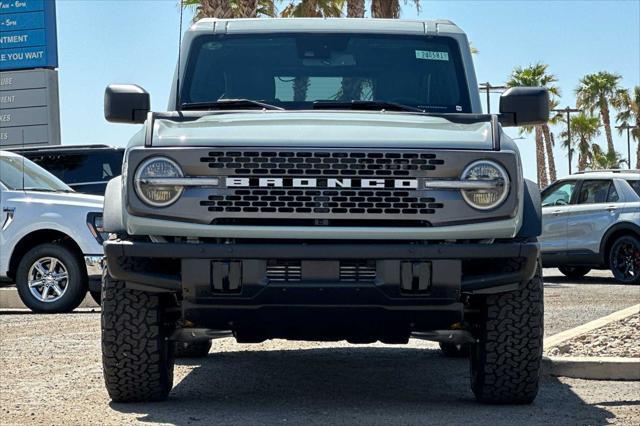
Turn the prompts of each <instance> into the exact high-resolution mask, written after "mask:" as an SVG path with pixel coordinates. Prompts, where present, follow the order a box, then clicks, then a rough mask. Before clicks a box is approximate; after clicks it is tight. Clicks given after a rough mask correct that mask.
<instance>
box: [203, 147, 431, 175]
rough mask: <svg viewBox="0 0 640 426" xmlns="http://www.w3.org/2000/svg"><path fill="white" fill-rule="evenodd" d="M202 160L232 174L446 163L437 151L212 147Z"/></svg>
mask: <svg viewBox="0 0 640 426" xmlns="http://www.w3.org/2000/svg"><path fill="white" fill-rule="evenodd" d="M200 161H201V162H203V163H208V165H209V167H210V168H212V169H223V170H228V171H229V172H231V174H232V175H250V176H275V175H278V176H289V177H295V176H301V175H302V176H334V177H354V178H357V177H366V178H370V177H374V178H375V177H394V176H397V177H401V176H419V175H420V176H424V175H425V172H428V171H433V170H435V169H436V167H437V166H439V165H442V164H444V160H442V159H439V158H438V157H437V155H436V154H434V153H427V152H366V151H355V152H348V151H338V152H332V151H286V150H285V151H281V150H273V151H270V150H261V151H212V152H209V155H208V156H207V157H201V158H200Z"/></svg>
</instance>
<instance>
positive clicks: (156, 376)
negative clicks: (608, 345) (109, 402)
mask: <svg viewBox="0 0 640 426" xmlns="http://www.w3.org/2000/svg"><path fill="white" fill-rule="evenodd" d="M149 105H150V103H149V94H148V93H147V92H146V91H144V90H143V89H142V88H140V87H139V86H135V85H111V86H109V87H108V88H107V90H106V93H105V117H106V118H107V120H109V121H112V122H120V123H122V122H124V123H141V124H143V126H142V129H141V130H140V131H139V132H138V133H136V134H135V135H134V136H133V138H132V139H131V141H130V143H129V145H128V148H127V150H126V153H125V159H124V164H123V170H122V176H121V177H117V178H115V179H113V180H111V181H110V182H109V184H108V187H107V191H106V197H105V207H104V226H105V229H106V231H108V232H110V233H111V237H110V239H109V241H108V242H106V243H105V246H104V248H105V255H106V265H107V267H106V268H105V273H104V282H103V289H102V291H103V294H102V353H103V364H104V376H105V381H106V387H107V390H108V392H109V395H110V396H111V398H112V399H113V400H114V401H122V402H127V401H147V400H161V399H164V398H166V397H167V395H168V394H169V392H170V390H171V387H172V381H173V366H174V359H175V357H176V356H177V355H183V356H205V355H206V354H207V353H208V352H209V349H210V347H211V340H212V339H215V338H218V337H225V336H230V335H232V336H233V337H235V339H236V340H237V341H238V342H241V343H244V342H246V343H254V342H262V341H264V340H265V339H275V338H278V339H293V340H320V341H337V340H347V341H348V342H353V343H369V342H375V341H381V342H384V343H390V344H391V343H393V344H398V343H407V341H408V340H409V338H411V337H414V338H421V339H426V340H433V341H437V342H440V343H441V345H442V348H443V351H445V353H446V354H451V355H460V354H464V352H465V351H466V352H468V356H469V358H470V366H471V388H472V390H473V392H474V394H475V396H476V398H477V399H478V400H479V401H482V402H487V403H507V404H520V403H530V402H531V401H533V400H534V398H535V396H536V394H537V391H538V379H539V371H540V360H541V356H542V335H543V330H542V319H543V299H542V278H541V272H540V266H539V260H538V259H539V247H538V243H537V237H538V235H539V234H540V218H541V208H540V200H539V191H538V189H537V187H536V185H535V184H534V183H533V182H530V181H526V180H524V179H523V177H522V164H521V161H520V157H519V155H518V150H517V148H516V145H515V144H514V142H513V141H512V140H511V139H510V138H509V137H508V136H507V135H506V134H504V133H503V131H502V128H501V127H502V126H516V125H527V124H536V123H542V122H545V121H546V120H547V118H548V114H549V112H548V94H547V92H546V90H545V89H542V88H512V89H510V90H508V91H507V92H505V93H504V94H503V95H502V97H501V99H500V113H499V114H495V115H487V114H482V111H481V104H480V99H479V93H478V89H477V81H476V77H475V71H474V68H473V63H472V57H471V53H470V50H469V43H468V40H467V37H466V36H465V34H464V33H463V32H462V31H461V30H460V29H459V28H458V27H456V26H455V25H454V24H453V23H451V22H449V21H399V20H365V19H354V20H351V19H333V20H332V19H286V20H284V19H283V20H279V19H257V20H254V19H246V20H211V19H205V20H201V21H199V22H197V23H195V24H194V25H193V26H192V27H191V28H190V29H189V30H188V31H187V32H186V34H185V36H184V41H183V44H182V48H181V52H180V59H179V61H178V66H177V71H176V76H175V78H174V84H173V86H172V90H171V95H170V101H169V108H168V111H167V112H151V111H150V107H149Z"/></svg>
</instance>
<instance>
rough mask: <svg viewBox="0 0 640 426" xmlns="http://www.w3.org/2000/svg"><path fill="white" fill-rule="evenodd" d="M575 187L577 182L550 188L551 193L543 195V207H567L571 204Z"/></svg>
mask: <svg viewBox="0 0 640 426" xmlns="http://www.w3.org/2000/svg"><path fill="white" fill-rule="evenodd" d="M575 187H576V182H575V181H569V182H562V183H558V184H556V186H555V187H552V188H550V190H549V191H545V192H546V194H544V195H543V199H542V207H548V206H565V205H567V204H569V203H570V202H571V195H572V194H573V190H574V189H575Z"/></svg>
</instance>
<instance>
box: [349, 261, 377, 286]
mask: <svg viewBox="0 0 640 426" xmlns="http://www.w3.org/2000/svg"><path fill="white" fill-rule="evenodd" d="M375 279H376V263H375V262H368V261H366V260H361V261H357V260H356V261H351V262H350V261H342V262H340V281H344V282H371V281H375Z"/></svg>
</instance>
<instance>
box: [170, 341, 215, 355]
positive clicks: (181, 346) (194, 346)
mask: <svg viewBox="0 0 640 426" xmlns="http://www.w3.org/2000/svg"><path fill="white" fill-rule="evenodd" d="M210 349H211V340H204V341H201V342H176V352H175V353H176V358H204V357H206V356H207V355H209V350H210Z"/></svg>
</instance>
